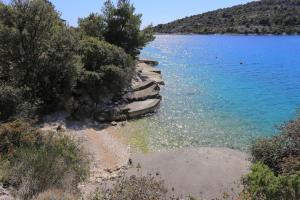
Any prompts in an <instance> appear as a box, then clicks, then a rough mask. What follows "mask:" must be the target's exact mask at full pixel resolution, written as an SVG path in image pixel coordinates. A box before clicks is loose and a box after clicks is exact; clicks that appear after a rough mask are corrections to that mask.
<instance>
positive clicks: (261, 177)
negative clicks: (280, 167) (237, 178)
mask: <svg viewBox="0 0 300 200" xmlns="http://www.w3.org/2000/svg"><path fill="white" fill-rule="evenodd" d="M243 183H244V186H245V189H244V192H243V193H244V194H247V195H244V196H248V198H249V197H250V198H249V199H253V200H255V199H257V200H261V199H266V200H268V199H270V200H298V199H299V198H300V175H299V174H295V175H289V176H282V175H275V174H274V172H273V171H272V170H271V169H270V168H269V167H268V166H266V165H264V164H262V163H257V164H254V165H253V166H252V168H251V172H250V173H249V174H248V175H246V176H245V177H244V179H243ZM242 196H243V195H242Z"/></svg>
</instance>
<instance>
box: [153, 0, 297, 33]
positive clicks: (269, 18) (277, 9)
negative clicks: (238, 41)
mask: <svg viewBox="0 0 300 200" xmlns="http://www.w3.org/2000/svg"><path fill="white" fill-rule="evenodd" d="M154 31H155V32H158V33H196V34H213V33H237V34H248V33H251V34H283V33H287V34H295V33H296V34H299V33H300V0H261V1H254V2H251V3H248V4H245V5H239V6H234V7H231V8H225V9H219V10H216V11H212V12H207V13H204V14H200V15H194V16H191V17H186V18H183V19H179V20H176V21H173V22H170V23H168V24H160V25H158V26H156V27H154Z"/></svg>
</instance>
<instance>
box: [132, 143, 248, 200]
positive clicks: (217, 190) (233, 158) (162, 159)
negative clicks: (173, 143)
mask: <svg viewBox="0 0 300 200" xmlns="http://www.w3.org/2000/svg"><path fill="white" fill-rule="evenodd" d="M132 160H133V166H134V167H133V168H131V169H129V170H128V172H127V176H130V175H138V176H140V175H148V174H152V175H154V176H156V175H159V177H160V178H161V179H163V180H165V184H166V186H167V188H168V190H169V195H175V196H177V197H178V196H180V195H182V197H186V196H189V195H191V196H193V197H197V198H202V199H212V198H217V197H221V196H222V195H223V194H224V193H228V194H230V195H231V196H233V197H234V196H236V194H238V193H239V191H240V190H241V187H240V186H239V183H240V179H241V177H242V176H243V175H245V174H246V173H247V172H248V170H249V166H250V162H249V161H248V160H249V158H248V155H247V154H245V153H243V152H240V151H236V150H231V149H227V148H197V149H181V150H175V151H163V152H153V153H149V154H135V155H133V156H132ZM137 165H140V166H141V169H140V170H139V171H138V170H137V168H136V166H137ZM172 188H173V189H174V191H172Z"/></svg>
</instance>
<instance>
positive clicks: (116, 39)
mask: <svg viewBox="0 0 300 200" xmlns="http://www.w3.org/2000/svg"><path fill="white" fill-rule="evenodd" d="M103 11H104V12H103V18H104V20H105V22H106V24H107V27H106V31H105V34H104V37H105V40H106V41H108V42H109V43H112V44H114V45H117V46H120V47H122V48H123V49H124V50H125V51H126V52H127V53H128V54H130V55H132V56H133V57H135V56H137V55H138V54H139V53H140V49H141V48H143V47H144V46H145V45H146V44H147V43H148V42H150V41H152V40H153V39H154V36H153V32H152V27H151V26H149V27H147V28H145V29H144V30H141V24H142V21H141V18H142V15H141V14H135V8H134V6H133V5H132V4H131V3H130V0H119V1H118V3H117V6H114V4H113V3H112V2H111V1H110V0H107V1H106V2H105V4H104V8H103Z"/></svg>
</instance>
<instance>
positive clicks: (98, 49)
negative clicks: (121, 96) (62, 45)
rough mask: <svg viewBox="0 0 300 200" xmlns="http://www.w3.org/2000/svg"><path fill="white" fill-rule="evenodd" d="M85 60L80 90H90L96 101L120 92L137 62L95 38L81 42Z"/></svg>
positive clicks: (122, 51)
mask: <svg viewBox="0 0 300 200" xmlns="http://www.w3.org/2000/svg"><path fill="white" fill-rule="evenodd" d="M82 61H83V64H84V71H83V72H82V74H81V78H80V81H79V88H83V90H84V91H87V92H88V94H89V95H90V96H91V97H92V98H93V100H94V101H95V102H98V101H99V99H101V97H102V98H103V97H105V96H108V95H115V94H118V93H120V92H121V91H122V90H123V89H124V88H125V87H127V86H128V85H129V83H130V81H131V78H132V76H133V73H134V63H133V61H132V59H131V57H130V56H128V55H127V54H126V53H125V52H124V50H123V49H121V48H119V47H116V46H114V45H111V44H109V43H107V42H105V41H99V40H98V39H96V38H91V37H89V38H85V39H84V40H83V41H82Z"/></svg>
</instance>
